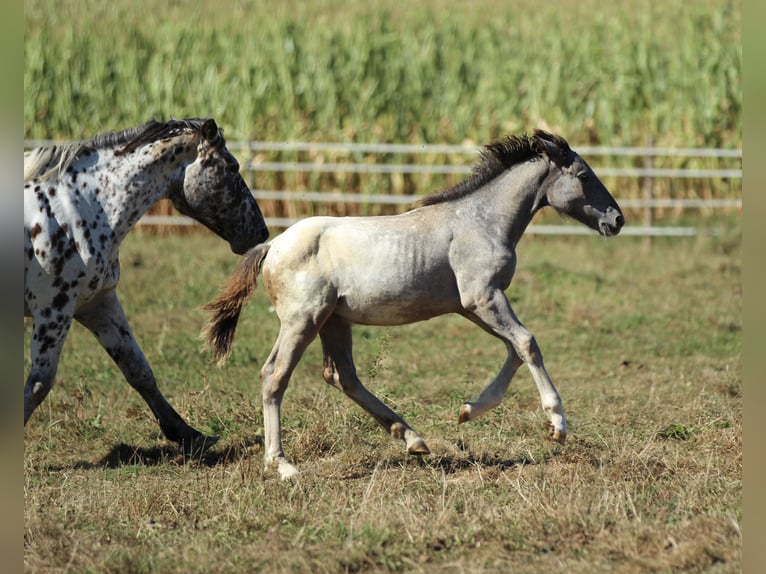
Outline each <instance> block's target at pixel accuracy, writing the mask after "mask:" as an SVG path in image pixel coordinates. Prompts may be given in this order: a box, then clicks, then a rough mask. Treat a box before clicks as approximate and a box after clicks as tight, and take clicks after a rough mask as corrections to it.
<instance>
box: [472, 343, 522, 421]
mask: <svg viewBox="0 0 766 574" xmlns="http://www.w3.org/2000/svg"><path fill="white" fill-rule="evenodd" d="M506 347H507V348H508V358H507V359H506V360H505V362H504V363H503V366H502V367H501V368H500V372H498V373H497V376H496V377H495V378H494V379H493V380H492V382H491V383H489V384H488V385H487V386H486V387H484V389H483V390H482V391H481V393H480V394H479V396H478V398H477V399H476V400H475V401H473V402H465V403H463V404H462V405H461V406H460V411H459V412H458V419H457V422H458V424H460V423H464V422H468V421H470V420H472V419H475V418H477V417H479V416H481V415H483V414H484V413H485V412H487V411H488V410H490V409H494V408H495V407H496V406H497V405H499V404H500V403H501V402H502V400H503V397H504V396H505V392H506V391H507V390H508V385H509V384H510V383H511V379H512V378H513V375H514V374H515V373H516V371H517V370H518V368H519V367H520V366H521V365H522V363H523V361H522V360H521V358H520V357H519V355H518V353H516V351H515V350H514V348H513V346H512V345H510V344H506Z"/></svg>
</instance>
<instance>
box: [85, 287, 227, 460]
mask: <svg viewBox="0 0 766 574" xmlns="http://www.w3.org/2000/svg"><path fill="white" fill-rule="evenodd" d="M75 318H76V319H77V320H78V321H79V322H80V323H82V325H83V326H85V327H86V328H87V329H88V330H89V331H91V332H92V333H93V334H94V335H95V336H96V338H97V339H98V342H99V343H101V346H102V347H104V349H105V350H106V352H107V353H109V356H110V357H111V358H112V360H113V361H114V362H115V363H116V364H117V366H118V367H119V368H120V370H121V371H122V373H123V375H125V378H126V379H127V381H128V383H130V385H131V386H132V387H133V388H134V389H136V390H137V391H138V392H139V394H140V395H141V396H142V397H143V399H144V400H145V401H146V403H147V404H148V405H149V408H150V409H151V410H152V412H153V413H154V416H155V417H156V418H157V421H158V422H159V425H160V428H161V429H162V432H163V433H164V434H165V436H166V437H167V438H168V439H169V440H172V441H174V442H177V443H178V444H179V445H180V446H181V448H182V449H183V450H184V452H186V453H188V454H192V453H200V452H202V451H203V450H205V449H207V448H208V447H210V446H212V445H213V444H215V442H216V441H217V440H218V438H217V437H211V436H205V435H203V434H202V433H200V432H199V431H197V430H195V429H193V428H192V427H190V426H189V425H188V424H186V421H184V420H183V418H182V417H181V415H179V414H178V413H177V412H176V411H175V409H174V408H173V407H172V406H171V405H170V403H169V402H168V401H167V399H166V398H165V397H164V396H163V394H162V393H161V392H160V390H159V388H158V387H157V381H156V380H155V378H154V373H153V372H152V369H151V367H150V366H149V363H148V362H147V360H146V357H144V354H143V352H142V351H141V348H140V347H139V346H138V343H137V342H136V340H135V338H134V337H133V333H132V331H131V329H130V325H129V324H128V320H127V318H126V317H125V313H124V311H123V310H122V305H121V304H120V301H119V300H118V298H117V293H116V292H115V291H114V290H110V291H105V292H103V293H101V294H99V295H97V296H96V298H94V299H93V300H92V301H90V302H89V303H88V304H87V305H86V306H85V307H84V308H83V309H81V310H80V311H78V312H77V313H76V314H75Z"/></svg>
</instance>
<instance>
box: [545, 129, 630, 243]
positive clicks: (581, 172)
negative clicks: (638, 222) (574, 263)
mask: <svg viewBox="0 0 766 574" xmlns="http://www.w3.org/2000/svg"><path fill="white" fill-rule="evenodd" d="M534 138H535V142H536V143H537V145H538V146H539V149H540V151H541V153H542V155H543V156H544V157H545V158H546V159H547V161H548V162H549V165H550V170H549V173H548V178H547V180H546V181H545V182H544V184H543V192H544V194H545V203H547V204H548V205H550V206H551V207H553V208H554V209H555V210H556V211H558V212H559V213H563V214H565V215H568V216H570V217H572V218H574V219H576V220H577V221H579V222H580V223H583V224H585V225H587V226H588V227H590V228H592V229H595V230H596V231H598V232H599V233H600V234H601V235H603V236H604V237H611V236H613V235H617V234H618V233H619V232H620V229H622V226H623V225H624V224H625V217H624V216H623V214H622V210H621V209H620V206H619V205H617V202H616V201H615V199H614V198H613V197H612V195H611V194H610V193H609V191H608V190H607V189H606V187H605V186H604V184H603V183H601V180H600V179H599V178H598V177H597V176H596V174H595V173H594V172H593V170H592V169H591V167H590V166H589V165H588V164H587V163H586V162H585V160H584V159H582V158H581V157H580V156H579V155H578V154H577V153H575V152H574V151H572V150H571V149H570V148H569V144H567V142H566V141H565V140H564V139H563V138H562V137H560V136H555V135H552V134H549V133H547V132H544V131H542V130H537V131H536V132H535V135H534Z"/></svg>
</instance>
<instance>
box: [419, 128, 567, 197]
mask: <svg viewBox="0 0 766 574" xmlns="http://www.w3.org/2000/svg"><path fill="white" fill-rule="evenodd" d="M548 146H553V147H554V148H555V150H556V151H557V152H558V154H560V156H561V157H564V156H566V155H567V154H568V153H569V151H570V149H569V144H568V143H567V142H566V140H565V139H564V138H562V137H561V136H557V135H553V134H550V133H548V132H545V131H543V130H535V132H534V134H533V135H531V136H530V135H527V134H521V135H518V136H515V135H510V136H506V137H505V138H503V139H501V140H498V141H495V142H492V143H489V144H487V145H485V146H483V147H482V148H481V149H480V150H479V154H480V160H479V162H478V163H477V164H476V165H475V166H474V167H473V169H472V170H471V175H470V176H468V178H467V179H465V180H463V181H461V182H460V183H458V184H457V185H454V186H452V187H450V188H448V189H445V190H441V191H437V192H434V193H432V194H430V195H427V196H425V197H423V198H421V199H419V200H418V201H417V203H416V205H418V206H425V205H434V204H436V203H444V202H447V201H454V200H456V199H460V198H461V197H465V196H466V195H468V194H470V193H472V192H474V191H476V190H477V189H479V188H480V187H483V186H484V185H486V184H487V183H489V182H490V181H492V180H493V179H495V178H496V177H497V176H499V175H500V174H501V173H503V172H504V171H505V170H507V169H510V168H511V167H513V166H515V165H518V164H520V163H523V162H526V161H529V160H532V159H535V158H537V157H540V155H542V153H543V152H544V151H546V149H550V148H549V147H548Z"/></svg>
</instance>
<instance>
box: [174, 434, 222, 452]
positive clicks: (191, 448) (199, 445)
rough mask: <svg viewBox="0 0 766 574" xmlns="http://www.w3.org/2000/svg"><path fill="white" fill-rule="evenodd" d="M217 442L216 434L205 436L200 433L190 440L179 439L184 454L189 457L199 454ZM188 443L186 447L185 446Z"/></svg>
mask: <svg viewBox="0 0 766 574" xmlns="http://www.w3.org/2000/svg"><path fill="white" fill-rule="evenodd" d="M217 442H218V437H217V436H205V435H203V434H200V435H198V436H196V437H194V438H193V439H192V440H191V441H188V442H187V441H181V444H180V447H181V450H182V451H183V453H184V455H186V456H189V457H195V456H200V455H201V454H203V453H204V452H205V451H206V450H207V449H209V448H210V447H211V446H213V445H214V444H215V443H217ZM187 445H188V448H187Z"/></svg>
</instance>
